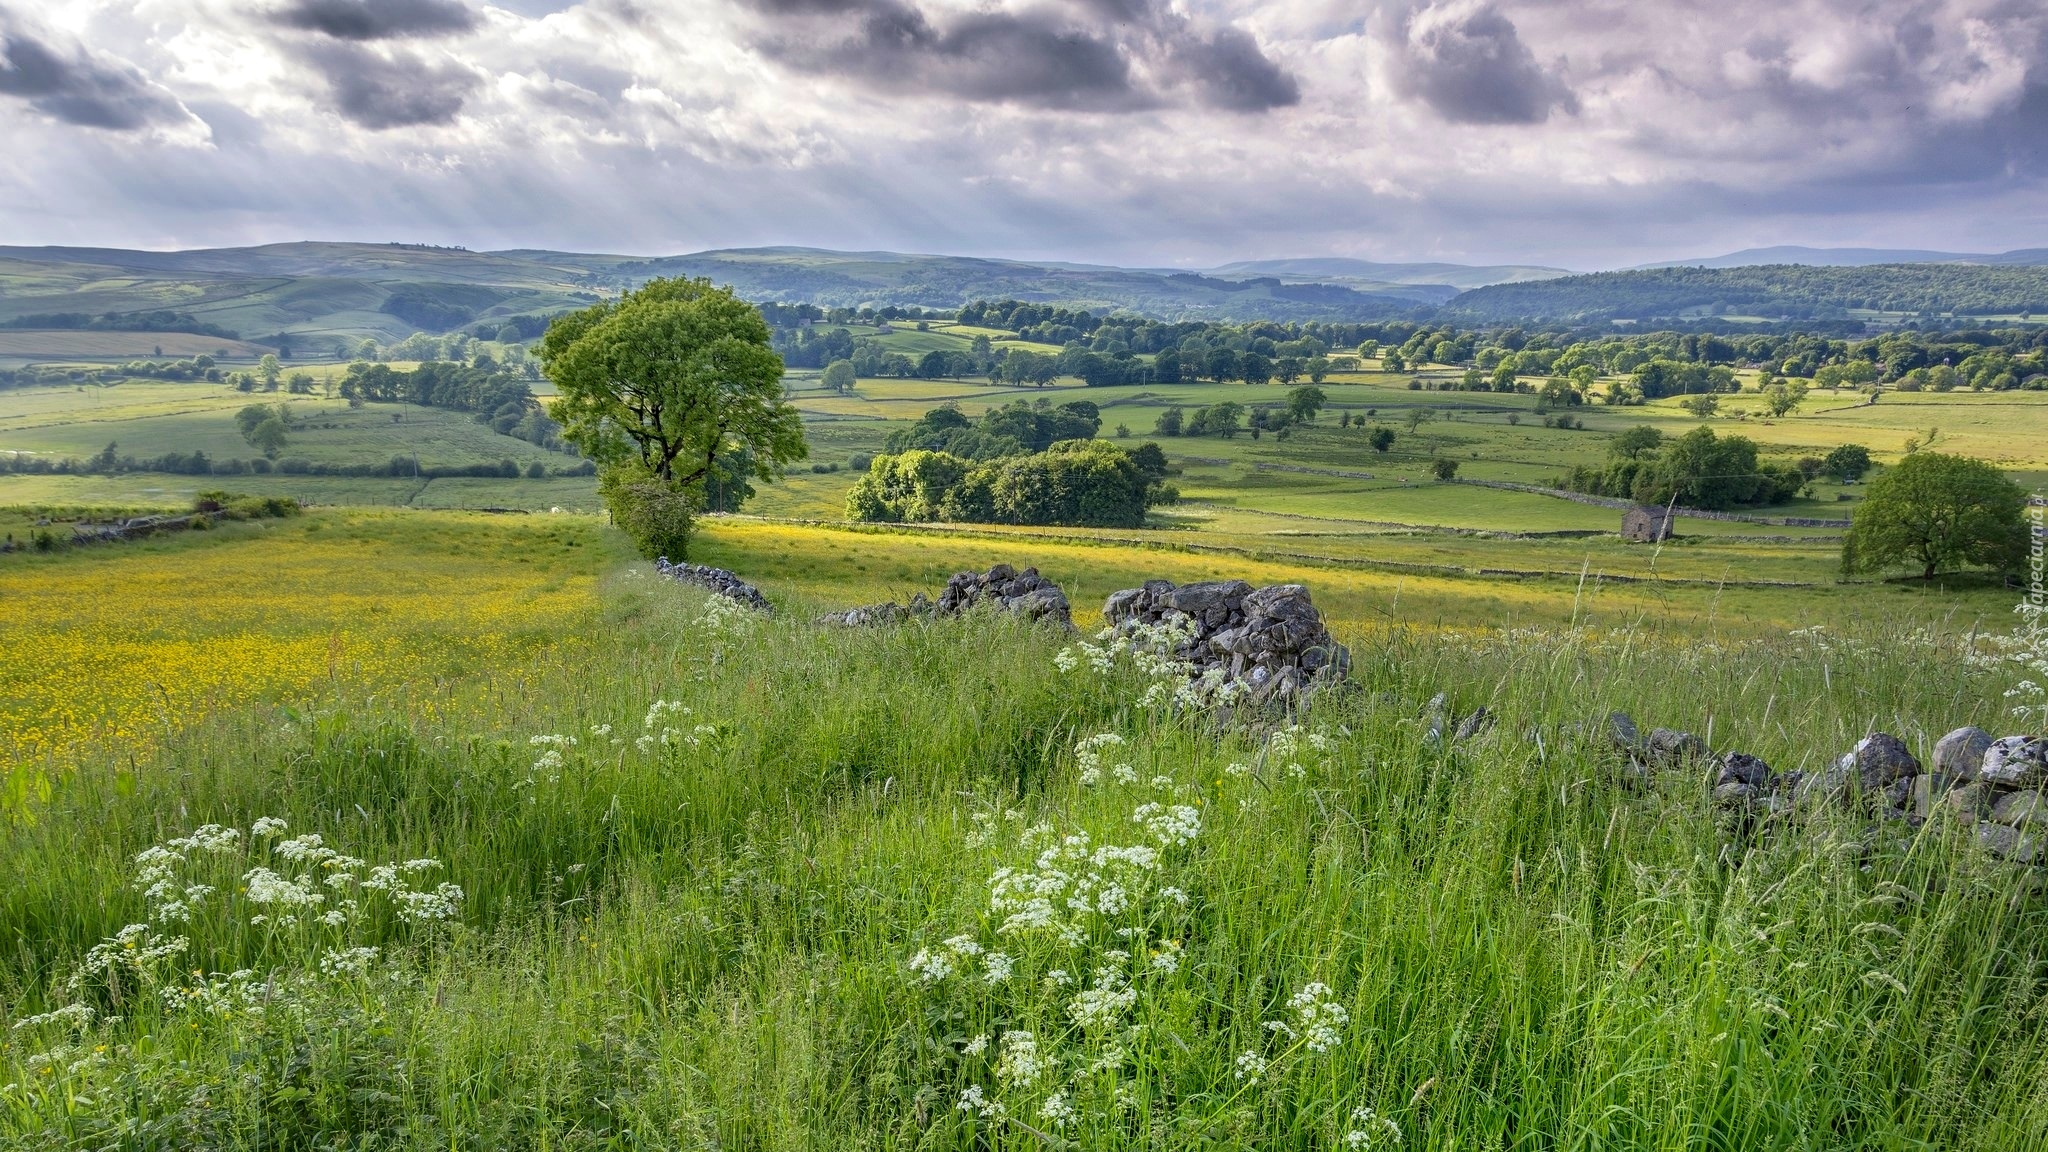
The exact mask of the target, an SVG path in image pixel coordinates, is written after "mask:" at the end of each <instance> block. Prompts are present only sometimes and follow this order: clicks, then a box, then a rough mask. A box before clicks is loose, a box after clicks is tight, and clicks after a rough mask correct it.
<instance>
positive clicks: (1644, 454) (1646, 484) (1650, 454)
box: [1558, 424, 1811, 512]
mask: <svg viewBox="0 0 2048 1152" xmlns="http://www.w3.org/2000/svg"><path fill="white" fill-rule="evenodd" d="M1810 479H1811V477H1809V476H1808V475H1807V474H1806V473H1805V472H1803V471H1801V469H1800V468H1799V467H1798V465H1797V464H1795V463H1793V462H1790V461H1782V462H1773V461H1764V460H1760V459H1759V458H1758V454H1757V445H1756V442H1755V441H1754V440H1751V439H1749V438H1748V437H1747V436H1716V435H1715V434H1714V430H1713V429H1711V428H1695V429H1693V430H1692V431H1690V432H1687V433H1685V434H1684V435H1683V436H1679V437H1677V438H1676V439H1672V440H1668V441H1667V440H1666V439H1665V437H1664V435H1663V433H1661V432H1659V431H1658V430H1657V429H1656V428H1654V427H1651V426H1650V425H1647V424H1644V425H1638V426H1636V427H1634V428H1630V429H1627V430H1626V431H1624V432H1622V433H1620V434H1618V435H1617V436H1615V438H1614V441H1613V443H1612V444H1611V445H1610V447H1609V456H1608V460H1607V463H1606V464H1605V465H1604V466H1602V467H1591V466H1588V465H1583V464H1582V465H1579V466H1578V467H1575V468H1573V469H1572V470H1571V471H1570V472H1568V473H1566V474H1565V475H1564V476H1563V477H1562V478H1561V479H1559V481H1558V487H1560V488H1563V489H1565V490H1566V491H1570V492H1584V493H1586V494H1588V495H1592V496H1612V497H1618V498H1621V499H1626V500H1634V501H1636V502H1637V503H1641V504H1671V503H1673V502H1676V503H1678V504H1680V505H1682V506H1684V507H1687V508H1704V509H1706V510H1708V511H1715V512H1718V511H1725V510H1727V509H1730V508H1735V507H1740V506H1758V505H1766V504H1777V503H1782V502H1783V501H1786V500H1790V499H1791V498H1792V497H1794V496H1796V495H1798V494H1799V491H1800V489H1802V488H1804V487H1805V486H1806V484H1807V482H1808V481H1809V480H1810Z"/></svg>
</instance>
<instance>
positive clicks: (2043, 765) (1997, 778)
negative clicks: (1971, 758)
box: [1977, 736, 2048, 788]
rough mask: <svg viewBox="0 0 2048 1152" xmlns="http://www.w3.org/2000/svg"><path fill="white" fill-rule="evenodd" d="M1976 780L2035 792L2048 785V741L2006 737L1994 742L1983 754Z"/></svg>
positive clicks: (2037, 738)
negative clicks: (2038, 787) (2038, 788)
mask: <svg viewBox="0 0 2048 1152" xmlns="http://www.w3.org/2000/svg"><path fill="white" fill-rule="evenodd" d="M1977 778H1978V779H1980V780H1984V781H1987V782H1989V783H1992V784H2003V785H2005V786H2006V787H2009V788H2033V787H2037V786H2039V785H2041V784H2048V739H2044V738H2042V737H2039V736H2033V737H2028V736H2007V737H2006V738H2005V739H2003V740H1994V741H1992V742H1991V747H1989V748H1987V749H1985V751H1984V762H1983V764H1981V765H1980V766H1979V767H1978V769H1977Z"/></svg>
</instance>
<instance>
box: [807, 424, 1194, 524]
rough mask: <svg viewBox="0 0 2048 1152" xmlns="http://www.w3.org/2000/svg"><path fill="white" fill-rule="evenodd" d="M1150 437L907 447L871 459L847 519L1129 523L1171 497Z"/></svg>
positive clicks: (1163, 461) (853, 494)
mask: <svg viewBox="0 0 2048 1152" xmlns="http://www.w3.org/2000/svg"><path fill="white" fill-rule="evenodd" d="M1166 476H1167V466H1166V454H1165V453H1164V452H1162V451H1160V449H1159V446H1158V445H1156V444H1144V445H1140V446H1139V447H1138V449H1137V450H1136V451H1125V450H1124V449H1123V448H1121V447H1119V446H1117V445H1115V444H1112V443H1110V442H1108V441H1106V440H1062V441H1059V442H1058V443H1055V444H1053V445H1051V446H1049V447H1048V448H1046V450H1045V451H1043V452H1034V453H1029V454H1026V455H1021V456H1003V457H999V458H996V459H992V460H985V461H975V460H969V459H963V458H961V457H958V456H954V455H952V454H950V453H946V452H932V451H927V450H924V449H913V450H911V451H908V452H903V453H898V454H893V455H883V456H877V457H875V459H874V461H873V462H872V463H871V464H870V465H869V467H868V472H867V475H865V476H862V477H861V478H860V479H859V480H858V481H856V482H855V483H854V486H853V489H852V491H850V492H848V493H847V496H846V515H847V518H848V519H851V520H862V521H871V522H886V523H900V522H904V521H953V522H960V523H971V524H1023V525H1054V526H1061V527H1089V528H1135V527H1138V526H1139V525H1141V524H1143V523H1144V522H1145V510H1146V509H1147V508H1149V507H1151V506H1153V505H1155V504H1162V503H1168V502H1170V501H1172V500H1175V499H1178V498H1179V494H1178V493H1177V492H1175V491H1174V490H1173V488H1172V487H1171V486H1170V485H1168V484H1167V483H1166V482H1165V481H1166Z"/></svg>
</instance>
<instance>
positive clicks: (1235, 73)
mask: <svg viewBox="0 0 2048 1152" xmlns="http://www.w3.org/2000/svg"><path fill="white" fill-rule="evenodd" d="M1173 61H1174V63H1175V64H1176V65H1178V66H1179V67H1180V69H1181V73H1182V75H1183V77H1184V78H1185V79H1186V80H1187V82H1188V83H1190V84H1192V85H1194V87H1195V89H1196V91H1197V92H1199V93H1200V94H1201V99H1202V103H1204V104H1206V105H1208V106H1209V107H1211V108H1223V109H1227V110H1229V111H1232V112H1264V111H1267V110H1268V109H1272V108H1284V107H1287V106H1288V105H1291V104H1298V103H1300V102H1301V86H1300V85H1299V84H1297V83H1295V81H1294V77H1292V76H1290V75H1288V74H1287V72H1286V71H1285V70H1284V69H1282V68H1281V67H1280V66H1279V65H1278V64H1275V63H1273V62H1272V61H1271V60H1269V59H1267V58H1266V54H1265V53H1264V52H1261V51H1260V50H1259V45H1258V41H1256V40H1253V39H1252V38H1251V37H1250V36H1249V35H1247V34H1246V33H1244V32H1241V31H1239V30H1238V29H1236V28H1223V29H1220V30H1218V31H1217V32H1216V33H1215V34H1214V35H1211V36H1207V37H1202V36H1193V35H1189V36H1186V37H1184V38H1183V39H1181V40H1180V41H1178V42H1177V43H1175V44H1174V47H1173Z"/></svg>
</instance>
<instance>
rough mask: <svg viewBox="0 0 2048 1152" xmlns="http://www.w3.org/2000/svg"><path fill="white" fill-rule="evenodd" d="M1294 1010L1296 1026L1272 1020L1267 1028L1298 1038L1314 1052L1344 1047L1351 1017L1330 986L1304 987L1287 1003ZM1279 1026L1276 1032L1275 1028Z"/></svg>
mask: <svg viewBox="0 0 2048 1152" xmlns="http://www.w3.org/2000/svg"><path fill="white" fill-rule="evenodd" d="M1287 1006H1288V1007H1289V1008H1291V1009H1293V1010H1294V1026H1293V1027H1289V1026H1287V1025H1286V1024H1282V1023H1281V1022H1280V1021H1277V1020H1269V1021H1267V1022H1266V1027H1268V1028H1273V1029H1274V1031H1276V1032H1284V1033H1286V1034H1287V1035H1288V1036H1290V1037H1292V1036H1299V1038H1300V1039H1301V1041H1302V1043H1304V1044H1306V1045H1307V1046H1308V1050H1309V1051H1311V1052H1328V1051H1329V1050H1330V1049H1332V1048H1335V1047H1336V1046H1337V1045H1339V1044H1341V1043H1343V1041H1344V1037H1343V1034H1342V1029H1343V1028H1344V1026H1345V1025H1346V1024H1349V1023H1350V1022H1351V1013H1350V1012H1348V1011H1346V1010H1345V1008H1344V1006H1343V1005H1342V1004H1339V1003H1337V1001H1336V1000H1335V999H1333V998H1332V993H1331V992H1330V986H1329V985H1327V984H1324V983H1322V982H1321V981H1316V982H1314V983H1311V984H1306V985H1303V986H1302V989H1301V991H1299V992H1296V993H1295V994H1294V995H1293V996H1292V997H1291V998H1289V999H1288V1001H1287ZM1276 1024H1278V1025H1280V1026H1279V1027H1278V1028H1274V1025H1276Z"/></svg>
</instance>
